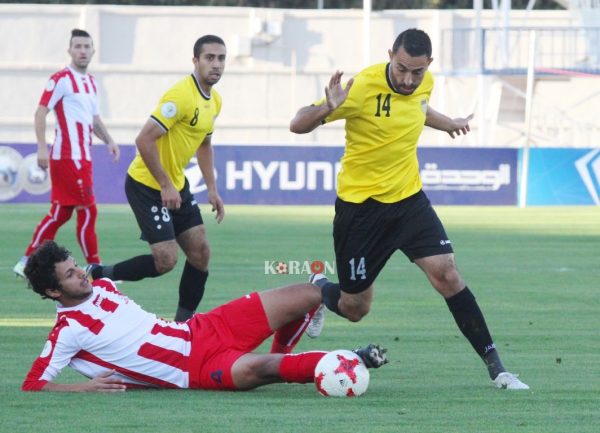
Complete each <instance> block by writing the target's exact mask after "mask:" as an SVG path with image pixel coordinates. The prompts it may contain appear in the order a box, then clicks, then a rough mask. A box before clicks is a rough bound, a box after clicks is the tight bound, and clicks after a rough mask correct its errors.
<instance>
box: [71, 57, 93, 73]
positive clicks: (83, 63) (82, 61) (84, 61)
mask: <svg viewBox="0 0 600 433" xmlns="http://www.w3.org/2000/svg"><path fill="white" fill-rule="evenodd" d="M91 60H92V59H77V61H74V62H73V63H74V64H75V66H77V67H78V68H79V69H81V70H83V71H85V70H87V67H88V65H89V64H90V61H91Z"/></svg>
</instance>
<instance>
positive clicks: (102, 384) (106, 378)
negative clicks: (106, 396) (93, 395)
mask: <svg viewBox="0 0 600 433" xmlns="http://www.w3.org/2000/svg"><path fill="white" fill-rule="evenodd" d="M113 374H115V370H109V371H105V372H104V373H100V374H99V375H98V376H96V377H94V378H93V379H91V380H90V381H89V382H87V383H86V384H85V385H86V388H87V389H86V391H89V392H123V391H125V390H127V386H126V385H125V382H123V380H121V379H117V378H115V377H111V376H112V375H113Z"/></svg>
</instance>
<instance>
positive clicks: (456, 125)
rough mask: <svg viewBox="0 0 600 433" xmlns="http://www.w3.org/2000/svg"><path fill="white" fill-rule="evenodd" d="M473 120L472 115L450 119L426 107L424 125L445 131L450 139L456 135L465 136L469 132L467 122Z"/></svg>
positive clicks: (469, 128)
mask: <svg viewBox="0 0 600 433" xmlns="http://www.w3.org/2000/svg"><path fill="white" fill-rule="evenodd" d="M471 119H473V114H470V115H468V116H467V117H456V118H454V119H451V118H450V117H448V116H446V115H444V114H442V113H440V112H438V111H435V110H434V109H433V108H431V107H427V115H426V117H425V125H427V126H429V127H431V128H434V129H438V130H440V131H446V132H447V133H448V135H450V137H452V138H454V137H455V136H458V135H461V134H462V135H467V132H469V131H470V130H471V127H470V126H469V122H470V121H471Z"/></svg>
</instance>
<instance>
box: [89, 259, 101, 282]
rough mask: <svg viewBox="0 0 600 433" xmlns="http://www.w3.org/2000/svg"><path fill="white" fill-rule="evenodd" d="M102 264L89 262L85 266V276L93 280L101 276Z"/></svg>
mask: <svg viewBox="0 0 600 433" xmlns="http://www.w3.org/2000/svg"><path fill="white" fill-rule="evenodd" d="M103 268H104V266H102V265H99V264H98V263H90V264H89V265H87V266H86V267H85V276H86V277H87V278H88V279H89V280H90V281H94V280H97V279H98V278H102V269H103Z"/></svg>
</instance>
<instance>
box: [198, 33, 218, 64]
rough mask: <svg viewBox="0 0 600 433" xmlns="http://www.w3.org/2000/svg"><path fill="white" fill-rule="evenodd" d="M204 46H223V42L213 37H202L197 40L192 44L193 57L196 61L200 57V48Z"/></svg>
mask: <svg viewBox="0 0 600 433" xmlns="http://www.w3.org/2000/svg"><path fill="white" fill-rule="evenodd" d="M204 44H221V45H223V46H225V42H224V41H223V39H221V38H220V37H218V36H215V35H204V36H202V37H201V38H198V40H197V41H196V43H195V44H194V57H195V58H196V59H197V58H199V57H200V54H201V53H202V46H203V45H204Z"/></svg>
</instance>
